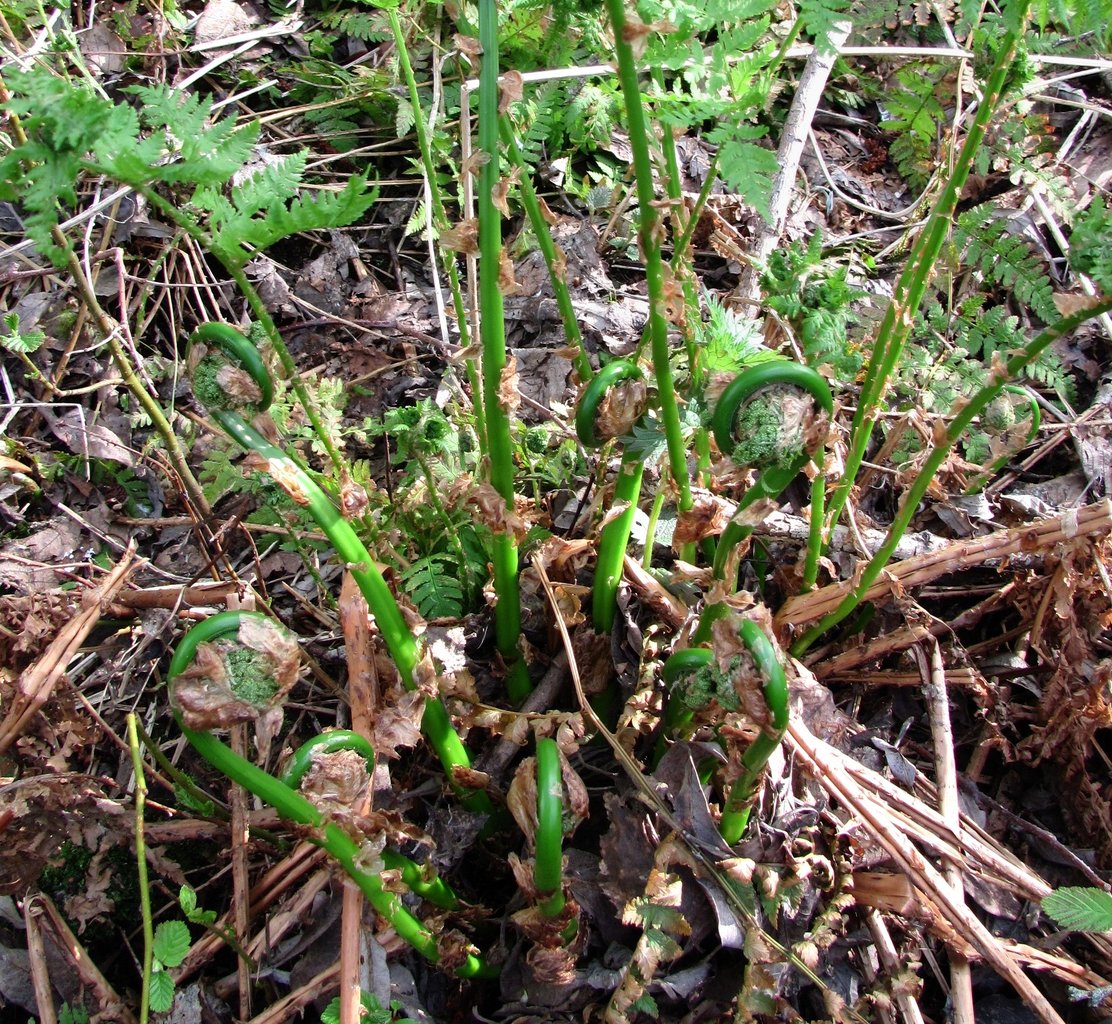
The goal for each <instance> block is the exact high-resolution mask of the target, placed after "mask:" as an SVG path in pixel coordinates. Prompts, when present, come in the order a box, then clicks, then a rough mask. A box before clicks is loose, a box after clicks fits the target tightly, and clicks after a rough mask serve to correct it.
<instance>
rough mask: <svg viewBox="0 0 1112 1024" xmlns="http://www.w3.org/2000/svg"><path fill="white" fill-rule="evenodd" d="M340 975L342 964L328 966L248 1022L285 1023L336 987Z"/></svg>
mask: <svg viewBox="0 0 1112 1024" xmlns="http://www.w3.org/2000/svg"><path fill="white" fill-rule="evenodd" d="M339 977H340V965H339V964H333V965H332V966H331V967H326V968H325V969H324V970H323V971H321V972H320V974H318V975H316V977H314V978H311V979H310V980H309V981H307V982H306V983H305V984H304V985H302V986H301V988H299V989H295V990H294V991H293V992H291V993H290V994H289V995H288V996H286V997H285V998H284V999H279V1000H278V1002H276V1003H271V1004H270V1006H268V1007H267V1008H266V1009H265V1010H264V1011H263V1012H262V1013H260V1014H259V1015H258V1016H257V1017H252V1018H251V1019H250V1020H249V1021H248V1022H247V1024H285V1022H286V1021H290V1020H294V1019H296V1018H298V1017H300V1016H301V1011H303V1010H304V1009H305V1008H306V1007H307V1006H309V1005H310V1004H311V1003H313V1002H315V1001H316V1000H317V999H319V998H320V997H321V996H322V995H324V993H325V992H328V991H329V990H330V989H335V987H336V983H337V981H338V980H339Z"/></svg>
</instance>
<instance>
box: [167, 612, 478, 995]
mask: <svg viewBox="0 0 1112 1024" xmlns="http://www.w3.org/2000/svg"><path fill="white" fill-rule="evenodd" d="M251 621H256V622H263V623H266V624H267V625H268V626H271V627H273V628H278V627H274V624H273V623H272V622H271V620H270V619H269V618H267V617H266V616H265V615H263V614H262V613H260V612H239V611H233V612H220V613H219V614H217V615H213V616H210V617H209V618H207V619H205V620H204V621H203V622H200V623H198V624H197V625H196V626H194V627H193V628H192V629H190V630H189V631H188V632H187V633H185V635H184V636H183V637H182V638H181V640H180V641H179V642H178V645H177V648H176V649H175V650H174V655H173V657H172V658H171V661H170V667H169V670H168V673H167V675H168V681H169V685H170V693H171V704H172V705H173V706H174V708H175V715H176V716H177V719H178V722H179V724H180V725H181V730H182V733H183V735H184V736H185V738H186V739H187V740H188V741H189V742H190V744H191V745H192V746H193V748H194V749H195V750H196V751H197V752H198V753H199V754H200V755H201V756H202V757H203V758H204V759H205V760H206V761H208V762H209V764H211V765H212V766H213V767H214V768H215V769H217V771H220V772H222V773H223V774H224V775H226V776H227V777H228V778H229V779H231V780H232V781H233V782H236V783H238V784H239V785H241V786H243V787H244V789H247V790H249V791H250V792H252V793H254V794H255V796H257V797H258V798H259V799H260V800H264V801H265V802H266V803H268V804H270V805H271V806H272V807H273V808H274V809H275V810H276V811H278V813H279V814H280V815H281V816H282V817H283V818H285V819H286V820H287V821H290V822H293V823H294V824H298V825H304V826H307V827H308V828H309V829H311V830H312V833H313V834H312V841H313V842H315V843H316V844H317V845H319V846H321V847H323V848H324V849H325V850H327V851H328V853H330V854H331V855H332V856H333V857H334V858H335V859H336V860H337V861H338V862H339V864H340V865H341V867H343V869H344V870H345V871H346V872H347V874H348V875H349V876H350V877H351V879H352V881H354V882H355V884H356V885H357V886H359V888H360V890H361V891H362V892H363V894H364V895H365V896H366V897H367V900H368V901H369V902H370V904H371V906H373V907H374V908H375V910H376V911H377V912H378V913H379V914H381V915H382V917H383V918H385V919H386V920H387V921H389V923H390V925H391V926H392V927H393V928H394V930H395V931H396V932H397V933H398V935H399V936H401V938H402V939H404V940H405V941H406V942H408V943H409V944H410V945H411V946H412V947H413V948H414V949H416V950H417V951H418V952H419V953H420V954H421V955H422V956H424V957H425V958H426V959H427V960H429V961H431V962H432V963H439V962H440V959H441V954H440V950H439V948H438V945H437V940H436V936H435V935H434V934H433V933H432V932H431V931H429V929H428V928H426V927H425V925H424V924H422V923H421V921H420V920H419V919H418V918H416V917H414V916H413V915H412V914H411V913H410V912H409V911H408V910H407V909H406V908H405V906H404V905H403V904H402V902H401V899H400V898H399V897H398V895H397V894H396V893H393V892H389V891H388V890H386V889H385V888H384V887H383V884H382V878H381V877H380V875H379V874H377V873H371V872H368V871H366V870H364V869H363V868H362V867H361V866H360V859H361V857H362V850H361V848H360V845H359V844H358V843H357V842H356V841H355V840H354V839H353V838H352V837H351V836H350V835H349V834H348V833H347V832H346V831H344V830H343V829H342V828H341V827H340V826H339V825H338V824H336V823H335V822H334V821H329V820H327V818H326V817H325V815H324V814H322V813H321V811H320V810H319V809H318V808H317V807H316V806H315V805H314V804H313V803H312V802H311V801H310V800H308V799H306V798H305V797H304V796H302V795H301V793H299V792H298V791H297V789H296V785H297V783H298V782H299V781H300V779H301V777H302V776H303V775H304V774H305V772H306V771H308V769H309V767H310V765H311V761H312V757H313V755H314V753H315V754H317V755H319V754H320V753H321V752H322V751H335V750H338V749H354V750H356V751H357V752H358V753H360V754H361V755H363V756H364V757H366V756H368V754H369V755H370V757H371V759H372V760H373V754H374V752H373V750H371V748H370V745H369V744H368V743H367V741H366V740H365V739H364V738H363V737H361V736H358V735H357V734H354V733H348V732H345V731H340V732H337V733H326V734H324V735H323V736H319V737H317V738H316V739H315V740H310V741H309V743H308V744H306V745H305V746H304V747H302V748H301V749H299V750H298V752H297V753H296V754H295V755H294V759H293V761H292V762H291V767H290V768H289V769H288V770H287V773H286V775H285V776H284V777H283V779H276V778H275V777H274V776H273V775H271V774H269V773H268V772H265V771H263V770H262V769H261V768H259V767H257V766H256V765H253V764H251V762H250V761H247V760H246V759H245V758H243V757H240V755H239V754H237V753H235V752H234V751H233V750H232V749H231V748H230V747H228V746H227V745H226V744H224V743H223V742H221V741H220V740H219V739H217V738H216V737H215V736H213V735H212V733H211V732H210V731H209V730H208V729H193V728H190V727H189V726H188V725H187V724H186V715H187V714H188V711H187V710H186V709H184V708H183V707H181V706H179V704H178V697H179V693H178V687H177V685H176V684H177V683H178V682H179V680H180V677H182V675H183V673H185V672H186V671H187V670H189V669H190V668H191V666H192V665H193V663H194V661H195V660H196V659H197V656H198V653H199V652H200V650H201V649H202V646H203V645H206V644H212V643H214V642H215V641H218V640H221V639H225V638H228V639H233V640H235V639H237V638H238V636H239V634H240V630H241V628H242V627H243V626H244V624H245V623H249V622H251ZM207 663H209V664H211V661H209V662H207ZM237 673H242V674H243V676H244V681H243V683H242V685H244V686H246V687H247V688H248V690H256V689H257V688H258V686H259V685H260V682H262V681H264V679H265V677H264V676H262V675H261V674H260V669H259V668H258V666H255V665H252V666H246V667H245V666H244V665H243V663H242V661H238V662H237V663H235V664H233V663H232V661H231V659H230V658H229V659H228V662H227V663H226V665H225V666H224V667H223V668H222V669H221V670H220V672H219V675H220V676H221V678H222V681H223V680H227V681H228V682H229V684H230V686H231V688H232V690H233V691H234V690H235V689H236V687H237V685H239V680H237V678H236V676H237ZM382 860H383V863H384V864H385V866H386V867H388V868H390V869H393V870H397V871H398V872H399V873H400V875H401V877H402V879H403V881H405V882H406V884H407V885H408V886H409V887H410V888H411V889H412V890H413V891H414V892H415V893H417V894H418V895H420V896H422V897H423V898H425V899H428V900H429V901H430V902H432V903H434V904H435V905H437V906H440V907H442V908H445V909H451V908H452V907H454V906H456V905H457V900H456V897H455V895H454V893H452V891H451V889H449V888H448V886H447V885H445V884H444V883H443V882H442V881H441V880H440V879H437V878H431V879H430V878H428V877H427V876H426V875H425V873H424V872H423V871H422V869H421V868H420V866H419V865H417V864H415V863H414V862H413V861H411V860H409V858H407V857H403V856H402V855H401V854H398V853H395V852H393V851H384V852H383V854H382ZM455 970H456V974H458V975H459V976H460V977H465V978H474V977H483V976H489V975H490V974H492V973H496V972H495V971H494V969H492V968H491V967H490V966H489V965H487V964H486V963H485V962H484V961H483V960H482V959H481V958H480V957H478V956H475V955H474V954H470V953H469V954H466V955H465V957H464V958H463V960H462V961H461V962H460V963H459V965H458V966H457V967H456V969H455Z"/></svg>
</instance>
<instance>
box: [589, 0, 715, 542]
mask: <svg viewBox="0 0 1112 1024" xmlns="http://www.w3.org/2000/svg"><path fill="white" fill-rule="evenodd" d="M606 8H607V11H608V12H609V14H610V24H611V28H612V29H613V32H614V52H615V55H616V57H617V63H618V79H619V81H620V82H621V86H622V95H623V96H624V98H625V104H626V128H627V129H628V131H629V142H630V147H631V149H632V150H633V169H634V175H635V177H636V182H637V205H638V210H639V212H640V218H641V223H640V227H639V229H638V239H639V241H640V244H641V253H642V258H643V259H644V261H645V283H646V286H647V288H648V295H649V335H650V340H651V345H652V359H653V373H654V375H655V377H656V387H657V401H658V402H659V405H660V418H661V422H662V423H663V426H664V436H665V438H666V440H667V443H668V464H669V466H670V467H671V470H672V478H673V480H675V483H676V487H677V489H678V490H679V501H678V506H679V512H680V514H681V515H683V514H684V513H686V512H690V511H691V509H692V507H693V505H694V500H693V499H692V497H691V478H690V475H689V474H688V471H687V449H686V446H685V444H684V439H683V430H682V428H681V426H680V410H679V403H678V401H677V400H676V389H675V384H674V382H673V379H672V365H671V362H670V356H671V353H670V351H669V347H668V322H667V321H666V320H665V318H664V262H663V260H662V258H661V254H660V235H659V233H660V215H659V213H658V212H657V209H656V207H655V206H654V205H653V203H654V202H655V200H656V196H655V194H654V190H653V168H652V159H651V157H650V156H649V136H648V127H647V125H646V123H645V110H644V106H643V104H642V101H641V90H640V87H639V83H638V77H637V64H636V61H635V60H634V56H633V48H632V47H631V46H630V44H629V42H628V41H627V40H626V38H625V26H626V16H625V5H624V3H623V0H606ZM686 547H690V549H691V550H690V552H688V551H686V548H685V553H684V557H685V558H687V560H688V561H693V560H694V545H693V544H692V545H687V546H686Z"/></svg>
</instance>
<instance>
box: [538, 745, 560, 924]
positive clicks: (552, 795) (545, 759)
mask: <svg viewBox="0 0 1112 1024" xmlns="http://www.w3.org/2000/svg"><path fill="white" fill-rule="evenodd" d="M563 841H564V783H563V776H562V772H561V770H560V748H559V747H558V746H557V745H556V741H555V740H554V739H553V738H552V737H551V736H546V737H544V739H541V740H538V741H537V834H536V844H535V845H536V848H537V855H536V859H535V861H534V864H533V881H534V883H535V884H536V887H537V894H538V895H539V896H540V908H541V913H542V914H544V916H545V917H558V916H559V915H560V914H561V913H563V910H564V903H565V900H564V849H563Z"/></svg>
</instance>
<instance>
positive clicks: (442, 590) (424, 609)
mask: <svg viewBox="0 0 1112 1024" xmlns="http://www.w3.org/2000/svg"><path fill="white" fill-rule="evenodd" d="M459 573H460V569H459V566H458V565H456V563H455V561H454V560H453V559H452V558H450V557H449V556H448V555H426V556H425V557H424V558H420V559H418V560H417V561H416V562H414V563H413V564H412V565H410V566H409V568H408V569H406V570H405V571H404V572H403V573H402V574H401V584H402V589H403V590H404V591H405V592H406V594H408V595H409V597H410V598H411V599H412V601H413V603H414V604H416V605H417V610H418V611H419V612H420V613H421V615H422V616H424V617H425V618H426V619H454V618H458V617H459V616H460V615H462V614H463V585H462V584H461V583H460V579H459Z"/></svg>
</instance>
